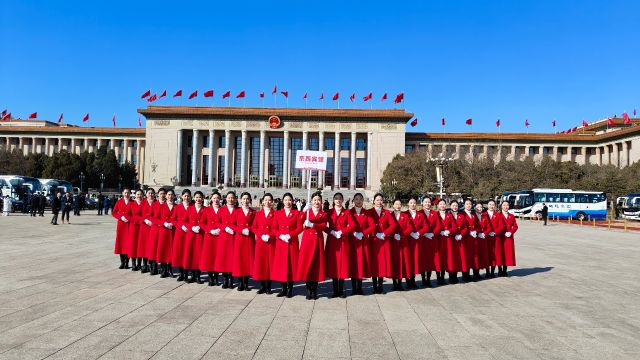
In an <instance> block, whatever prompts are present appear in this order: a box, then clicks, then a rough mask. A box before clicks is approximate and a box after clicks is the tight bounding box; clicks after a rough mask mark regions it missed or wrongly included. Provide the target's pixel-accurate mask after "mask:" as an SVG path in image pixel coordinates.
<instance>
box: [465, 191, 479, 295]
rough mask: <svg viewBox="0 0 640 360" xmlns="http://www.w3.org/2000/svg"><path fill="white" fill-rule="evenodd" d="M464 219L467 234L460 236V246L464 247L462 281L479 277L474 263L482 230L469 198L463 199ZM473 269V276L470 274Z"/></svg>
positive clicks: (475, 279) (474, 279)
mask: <svg viewBox="0 0 640 360" xmlns="http://www.w3.org/2000/svg"><path fill="white" fill-rule="evenodd" d="M462 215H464V219H465V226H466V228H467V234H466V235H465V236H464V237H463V238H462V247H463V248H464V255H465V263H466V264H467V269H466V271H465V272H464V273H463V274H462V277H463V279H464V281H466V282H469V281H472V280H473V281H477V280H479V279H480V274H479V271H480V268H478V267H477V265H476V257H477V256H478V246H477V242H478V235H479V234H480V233H481V232H482V229H481V228H480V221H479V220H478V217H477V216H476V214H475V210H473V203H472V202H471V200H470V199H466V200H465V201H464V211H463V212H462ZM471 269H473V278H472V277H471V275H470V272H471Z"/></svg>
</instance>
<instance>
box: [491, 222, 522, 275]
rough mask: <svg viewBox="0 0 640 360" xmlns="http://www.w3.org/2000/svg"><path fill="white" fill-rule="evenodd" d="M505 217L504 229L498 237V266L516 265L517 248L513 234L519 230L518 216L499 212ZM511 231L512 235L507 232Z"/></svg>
mask: <svg viewBox="0 0 640 360" xmlns="http://www.w3.org/2000/svg"><path fill="white" fill-rule="evenodd" d="M498 216H501V217H502V218H503V219H504V225H505V226H504V231H502V233H501V234H500V235H501V236H500V238H497V237H496V265H497V266H516V249H515V244H514V241H513V235H514V234H515V233H516V231H518V224H517V223H516V217H515V216H513V214H507V215H504V213H502V212H501V213H500V214H498ZM507 232H510V233H511V236H510V237H507V236H506V235H505V234H506V233H507Z"/></svg>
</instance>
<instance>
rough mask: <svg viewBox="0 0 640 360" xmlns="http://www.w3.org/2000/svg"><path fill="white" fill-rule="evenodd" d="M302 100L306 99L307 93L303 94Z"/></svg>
mask: <svg viewBox="0 0 640 360" xmlns="http://www.w3.org/2000/svg"><path fill="white" fill-rule="evenodd" d="M302 98H303V99H306V98H307V92H306V91H305V92H304V96H303V97H302Z"/></svg>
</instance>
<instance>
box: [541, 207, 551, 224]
mask: <svg viewBox="0 0 640 360" xmlns="http://www.w3.org/2000/svg"><path fill="white" fill-rule="evenodd" d="M548 217H549V207H548V206H547V204H545V203H542V220H544V226H547V218H548Z"/></svg>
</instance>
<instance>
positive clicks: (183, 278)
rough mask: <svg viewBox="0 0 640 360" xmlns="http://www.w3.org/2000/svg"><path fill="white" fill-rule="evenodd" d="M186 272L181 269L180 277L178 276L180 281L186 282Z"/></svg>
mask: <svg viewBox="0 0 640 360" xmlns="http://www.w3.org/2000/svg"><path fill="white" fill-rule="evenodd" d="M185 277H186V276H185V271H184V269H180V275H179V276H178V281H184V280H185Z"/></svg>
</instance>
